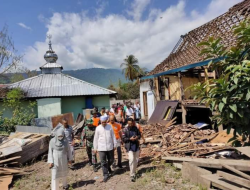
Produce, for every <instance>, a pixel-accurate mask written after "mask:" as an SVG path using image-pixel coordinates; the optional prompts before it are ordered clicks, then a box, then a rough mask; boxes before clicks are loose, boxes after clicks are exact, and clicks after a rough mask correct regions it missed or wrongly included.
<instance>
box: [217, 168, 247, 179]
mask: <svg viewBox="0 0 250 190" xmlns="http://www.w3.org/2000/svg"><path fill="white" fill-rule="evenodd" d="M222 167H223V168H226V169H228V170H230V171H232V172H234V173H236V174H238V175H240V176H242V177H244V178H246V179H248V180H250V176H249V175H247V174H245V173H243V172H241V171H239V170H237V169H235V168H233V167H231V166H229V165H226V164H222Z"/></svg>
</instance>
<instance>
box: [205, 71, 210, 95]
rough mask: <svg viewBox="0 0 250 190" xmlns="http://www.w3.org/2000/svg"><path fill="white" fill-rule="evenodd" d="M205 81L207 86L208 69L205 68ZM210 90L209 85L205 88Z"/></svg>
mask: <svg viewBox="0 0 250 190" xmlns="http://www.w3.org/2000/svg"><path fill="white" fill-rule="evenodd" d="M205 82H206V84H207V86H208V85H209V80H208V71H207V69H205ZM209 90H210V88H209V86H208V87H207V88H206V91H207V92H208V91H209Z"/></svg>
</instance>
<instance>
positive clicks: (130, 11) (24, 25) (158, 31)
mask: <svg viewBox="0 0 250 190" xmlns="http://www.w3.org/2000/svg"><path fill="white" fill-rule="evenodd" d="M240 1H241V0H53V1H52V0H0V28H2V27H3V26H4V24H7V25H8V28H9V34H10V35H11V36H12V38H13V40H14V42H15V46H16V48H17V50H18V52H19V53H20V54H23V55H24V57H23V62H24V65H25V66H26V67H28V68H29V69H36V70H38V68H39V66H41V65H43V64H44V63H45V60H44V59H43V55H44V53H45V51H46V50H47V49H48V45H47V43H48V42H47V40H46V35H47V34H51V35H52V43H53V49H54V51H55V52H56V53H57V54H58V56H59V59H58V61H57V62H58V63H59V64H61V65H63V67H64V69H65V70H71V69H83V68H92V67H98V68H119V67H120V64H121V63H122V61H123V59H124V58H125V57H126V55H129V54H133V55H135V56H136V57H137V58H138V60H139V64H140V65H141V67H146V68H147V69H148V70H151V69H153V68H154V67H155V66H156V65H157V64H159V63H160V62H161V61H162V60H164V59H165V58H166V57H167V56H168V55H169V53H170V52H171V50H172V49H173V47H174V45H175V44H176V43H177V41H178V40H179V37H180V35H183V34H185V33H187V32H188V31H190V30H192V29H194V28H196V27H198V26H200V25H202V24H204V23H206V22H208V21H210V20H211V19H213V18H215V17H217V16H219V15H221V14H223V13H224V12H226V11H227V10H228V9H229V8H230V7H231V6H233V5H234V4H236V3H238V2H240Z"/></svg>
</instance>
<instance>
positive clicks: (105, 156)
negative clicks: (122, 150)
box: [99, 150, 114, 177]
mask: <svg viewBox="0 0 250 190" xmlns="http://www.w3.org/2000/svg"><path fill="white" fill-rule="evenodd" d="M99 156H100V161H101V166H102V172H103V176H104V177H108V173H109V172H111V168H110V166H111V165H112V164H113V162H114V150H110V151H99Z"/></svg>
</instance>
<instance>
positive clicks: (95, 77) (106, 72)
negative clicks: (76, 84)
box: [63, 68, 127, 88]
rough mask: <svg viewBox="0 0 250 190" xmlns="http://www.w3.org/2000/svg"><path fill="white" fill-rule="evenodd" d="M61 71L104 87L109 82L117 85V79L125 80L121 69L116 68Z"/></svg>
mask: <svg viewBox="0 0 250 190" xmlns="http://www.w3.org/2000/svg"><path fill="white" fill-rule="evenodd" d="M63 73H64V74H67V75H70V76H72V77H75V78H78V79H81V80H84V81H86V82H89V83H92V84H96V85H99V86H102V87H105V88H106V87H108V86H109V85H110V84H113V85H114V86H117V85H118V81H119V79H120V80H121V82H122V83H124V82H127V81H126V79H125V77H124V74H122V71H121V70H118V69H102V68H92V69H80V70H69V71H63Z"/></svg>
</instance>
